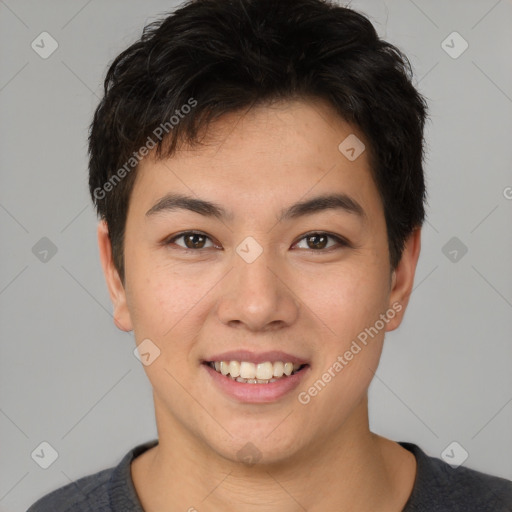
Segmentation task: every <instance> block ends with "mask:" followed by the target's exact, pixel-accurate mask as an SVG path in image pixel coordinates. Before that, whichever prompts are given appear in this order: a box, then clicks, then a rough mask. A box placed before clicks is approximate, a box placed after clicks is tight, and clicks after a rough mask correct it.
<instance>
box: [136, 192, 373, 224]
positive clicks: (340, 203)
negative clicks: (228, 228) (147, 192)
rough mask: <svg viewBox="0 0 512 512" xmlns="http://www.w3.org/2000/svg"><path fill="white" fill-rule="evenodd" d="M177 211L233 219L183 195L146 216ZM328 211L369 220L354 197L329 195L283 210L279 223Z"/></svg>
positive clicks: (172, 197) (163, 202) (166, 199)
mask: <svg viewBox="0 0 512 512" xmlns="http://www.w3.org/2000/svg"><path fill="white" fill-rule="evenodd" d="M176 210H188V211H191V212H195V213H198V214H200V215H204V216H205V217H215V218H217V219H227V220H231V219H232V218H233V214H231V213H228V212H227V211H226V210H225V209H224V208H223V207H222V206H220V205H219V204H216V203H214V202H211V201H206V200H204V199H197V198H195V197H190V196H186V195H182V194H167V195H165V196H164V197H162V198H161V199H159V200H158V201H157V202H156V203H155V204H154V205H153V206H152V207H151V208H150V209H149V210H148V211H147V212H146V216H147V217H150V216H153V215H156V214H158V213H163V212H169V211H176ZM326 210H342V211H344V212H346V213H350V214H353V215H356V216H357V217H359V218H361V220H366V218H367V215H366V212H365V211H364V209H363V207H362V206H361V205H360V204H359V203H358V202H357V201H356V200H355V199H353V198H352V197H350V196H348V195H347V194H328V195H322V196H317V197H314V198H312V199H308V200H305V201H300V202H298V203H295V204H293V205H291V206H290V207H288V208H285V209H283V210H281V212H280V214H279V217H278V221H279V222H281V221H285V220H290V219H296V218H299V217H303V216H305V215H312V214H314V213H318V212H322V211H326Z"/></svg>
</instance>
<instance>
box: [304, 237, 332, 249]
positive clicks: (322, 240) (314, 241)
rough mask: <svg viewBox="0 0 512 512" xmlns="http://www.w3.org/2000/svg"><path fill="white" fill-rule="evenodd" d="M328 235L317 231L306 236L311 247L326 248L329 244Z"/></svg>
mask: <svg viewBox="0 0 512 512" xmlns="http://www.w3.org/2000/svg"><path fill="white" fill-rule="evenodd" d="M327 238H328V237H327V236H326V235H321V234H317V233H315V234H314V235H308V236H307V237H306V240H307V244H308V247H309V248H310V249H324V248H325V246H326V245H327Z"/></svg>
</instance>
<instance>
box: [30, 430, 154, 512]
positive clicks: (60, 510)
mask: <svg viewBox="0 0 512 512" xmlns="http://www.w3.org/2000/svg"><path fill="white" fill-rule="evenodd" d="M157 443H158V440H157V439H155V440H152V441H148V442H146V443H144V444H140V445H138V446H136V447H135V448H133V449H132V450H130V451H129V452H128V453H126V454H125V455H124V457H123V458H122V460H121V462H119V464H118V465H117V466H115V467H111V468H109V469H104V470H102V471H99V472H97V473H94V474H92V475H88V476H84V477H82V478H80V479H78V480H75V481H74V482H71V483H70V484H67V485H65V486H64V487H60V488H59V489H56V490H55V491H53V492H51V493H49V494H47V495H45V496H43V497H42V498H40V499H39V500H38V501H36V502H35V503H34V504H33V505H32V506H31V507H30V508H29V509H28V510H27V512H86V511H87V512H91V511H94V512H126V511H127V510H131V511H134V512H143V509H142V506H141V504H140V502H139V500H138V497H137V493H136V491H135V487H134V485H133V480H132V477H131V463H132V461H133V459H135V458H136V457H138V456H139V455H141V454H142V453H144V452H145V451H146V450H149V449H150V448H152V447H153V446H155V445H156V444H157Z"/></svg>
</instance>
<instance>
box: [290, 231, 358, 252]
mask: <svg viewBox="0 0 512 512" xmlns="http://www.w3.org/2000/svg"><path fill="white" fill-rule="evenodd" d="M329 238H330V239H331V240H334V241H335V243H334V244H332V245H328V240H329ZM302 241H305V243H306V247H299V245H298V244H296V245H297V247H299V249H312V250H314V251H318V250H322V249H326V248H327V249H330V248H332V247H333V245H334V246H335V245H336V244H337V245H341V246H347V245H348V244H347V242H345V240H343V239H342V238H340V237H338V236H336V235H330V234H328V233H322V232H320V233H309V234H307V235H305V236H303V237H302V238H301V239H300V243H303V242H302Z"/></svg>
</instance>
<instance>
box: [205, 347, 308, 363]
mask: <svg viewBox="0 0 512 512" xmlns="http://www.w3.org/2000/svg"><path fill="white" fill-rule="evenodd" d="M212 361H247V362H250V363H254V364H258V363H266V362H267V361H270V362H272V363H274V362H276V361H282V362H283V363H293V364H307V360H306V359H304V358H303V357H299V356H295V355H293V354H288V353H286V352H281V351H279V350H271V351H268V352H252V351H250V350H230V351H229V352H222V353H220V354H213V355H211V356H208V357H207V358H205V359H204V360H203V362H204V363H209V362H212Z"/></svg>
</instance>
